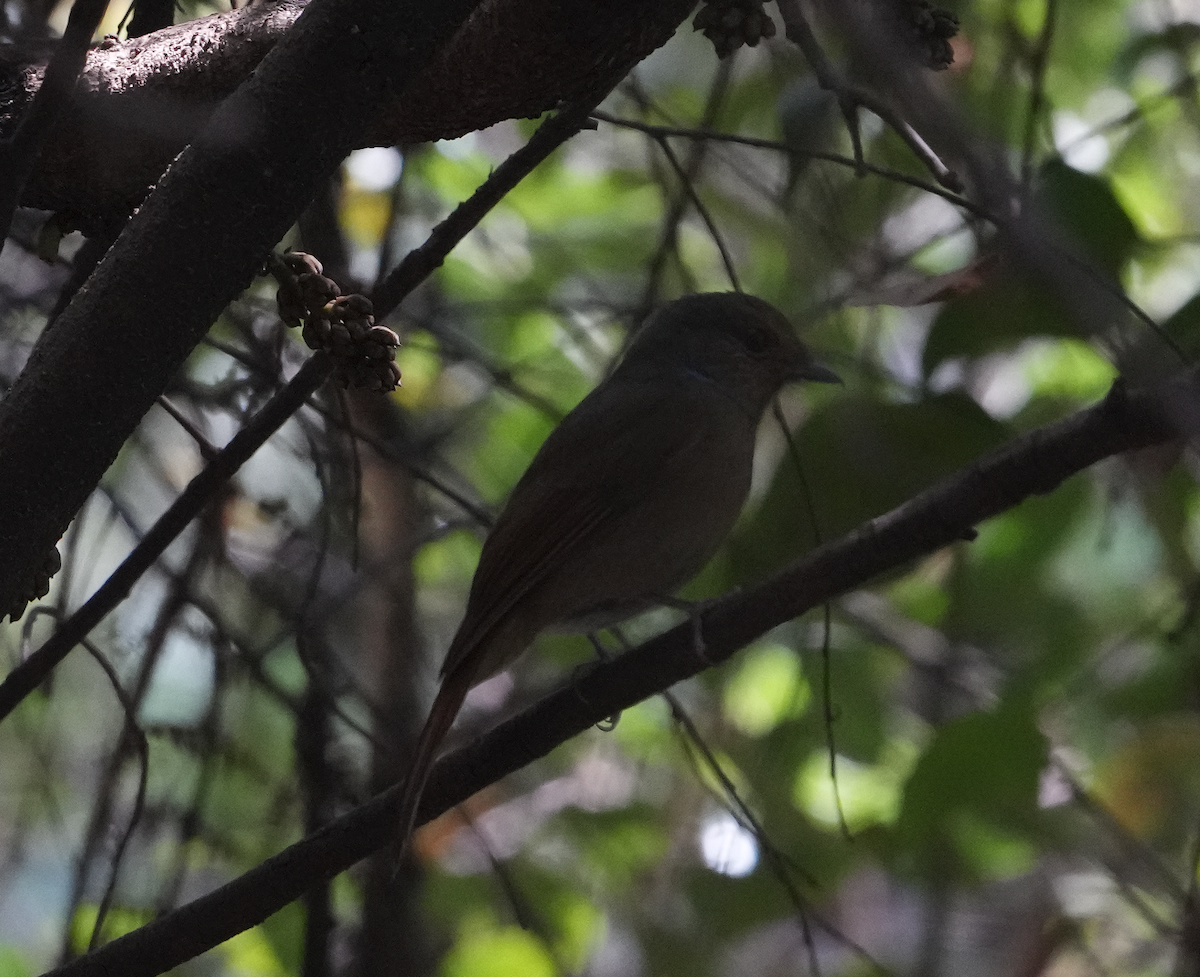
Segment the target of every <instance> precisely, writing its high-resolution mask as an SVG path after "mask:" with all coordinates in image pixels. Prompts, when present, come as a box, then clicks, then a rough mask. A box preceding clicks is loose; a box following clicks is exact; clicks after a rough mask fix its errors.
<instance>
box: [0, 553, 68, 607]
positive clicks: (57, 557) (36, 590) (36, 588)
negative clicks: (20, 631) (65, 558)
mask: <svg viewBox="0 0 1200 977" xmlns="http://www.w3.org/2000/svg"><path fill="white" fill-rule="evenodd" d="M61 569H62V554H60V553H59V552H58V547H57V546H52V547H50V552H49V553H47V554H46V559H45V560H43V561H42V565H41V566H40V567H38V568H37V569H36V570H35V571H34V572H33V576H32V577H31V578H30V579H29V580H27V581H26V582H25V586H23V587H22V588H21V590H20V592H19V593H18V594H17V595H16V596H15V597H13V602H12V605H11V606H10V607H8V608H7V609H6V610H5V611H4V613H3V614H0V618H3V617H4V615H5V614H6V615H8V618H9V620H10V621H15V620H16V619H17V618H19V617H20V616H21V615H22V614H24V613H25V607H26V606H27V605H28V604H32V603H33V602H34V601H35V600H41V599H42V598H43V597H45V596H46V595H47V594H48V593H50V578H51V577H53V576H54V575H55V574H56V573H58V571H59V570H61Z"/></svg>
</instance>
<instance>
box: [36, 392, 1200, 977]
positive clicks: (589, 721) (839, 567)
mask: <svg viewBox="0 0 1200 977" xmlns="http://www.w3.org/2000/svg"><path fill="white" fill-rule="evenodd" d="M1198 389H1200V388H1198V378H1197V373H1196V372H1195V371H1190V372H1188V373H1186V374H1184V375H1183V376H1181V377H1180V378H1179V379H1177V380H1176V381H1174V382H1173V383H1171V384H1169V385H1167V386H1165V387H1163V388H1161V389H1159V390H1155V391H1150V392H1139V393H1134V394H1130V393H1127V392H1126V390H1125V388H1124V385H1123V384H1122V383H1120V382H1118V383H1117V384H1116V385H1115V386H1114V387H1113V389H1112V391H1111V392H1110V393H1109V395H1108V397H1106V398H1105V399H1104V400H1103V401H1102V402H1101V403H1099V404H1097V405H1095V406H1093V407H1091V408H1088V409H1087V410H1084V411H1081V412H1079V413H1077V414H1075V415H1073V416H1071V417H1068V418H1066V419H1064V420H1062V421H1059V422H1057V423H1054V424H1050V425H1048V426H1046V427H1043V428H1039V429H1037V430H1035V431H1032V432H1030V433H1028V434H1026V435H1023V436H1022V437H1019V438H1017V439H1015V440H1013V441H1012V442H1010V443H1009V444H1008V445H1007V446H1005V447H1004V448H1002V449H1000V450H998V451H996V452H994V453H992V454H990V455H988V456H986V457H985V458H983V459H981V460H980V461H978V462H976V463H975V464H974V465H972V466H970V467H969V468H967V469H964V470H962V471H960V472H957V473H955V474H954V475H952V476H950V477H948V478H946V479H944V480H943V481H942V482H940V483H939V484H937V485H935V486H933V487H932V488H930V489H928V490H926V491H925V492H922V493H921V494H920V495H918V496H916V497H915V498H913V499H911V500H910V501H909V502H907V503H905V504H904V505H902V506H900V507H899V508H897V509H895V510H893V511H892V512H890V513H888V514H887V515H884V516H881V517H880V518H878V519H875V520H872V521H871V522H869V523H867V524H866V525H864V526H862V527H860V528H859V529H858V530H856V531H855V532H853V533H851V534H849V535H848V536H846V537H844V538H842V539H841V540H838V541H837V542H834V543H830V544H828V545H826V546H823V547H821V548H819V549H817V550H815V551H813V552H812V553H810V554H808V555H807V556H805V557H803V558H802V559H800V560H798V561H796V562H795V563H793V564H792V565H791V566H789V567H787V568H786V569H784V570H783V571H782V572H780V573H778V574H777V575H775V576H774V577H772V578H771V579H770V580H768V581H766V582H765V583H763V584H761V585H760V586H758V587H755V588H752V589H750V590H747V591H744V592H740V593H737V594H733V595H731V596H728V597H726V598H724V599H722V600H720V601H718V602H716V603H715V604H713V605H712V606H711V607H710V608H709V609H708V610H707V611H706V612H705V613H704V615H703V629H704V639H705V645H706V655H705V657H704V658H703V659H701V658H699V657H698V656H697V655H696V653H695V648H694V642H693V626H692V624H691V622H688V623H685V624H682V625H680V626H678V627H676V628H674V629H672V630H670V631H668V632H666V633H665V634H662V635H659V636H658V637H657V638H654V639H652V640H650V641H648V642H646V643H645V644H644V645H642V646H641V647H640V648H637V649H635V650H634V651H632V652H630V653H629V654H626V655H622V656H621V657H620V658H617V659H615V660H613V661H611V662H608V663H605V664H602V665H599V666H597V667H596V668H595V669H594V670H593V671H591V672H590V673H588V674H586V675H584V676H582V677H580V678H578V679H576V680H574V681H572V682H571V683H570V684H568V685H566V686H564V687H563V688H560V689H559V690H557V691H555V692H553V693H551V694H550V695H548V696H546V697H545V698H544V699H542V700H541V701H539V702H537V703H535V704H534V705H533V706H531V707H530V708H529V709H527V710H525V711H524V712H522V713H521V714H519V715H517V716H514V717H513V718H512V719H510V720H508V721H506V722H504V723H502V724H500V725H499V726H497V727H496V728H495V729H493V730H491V731H490V732H489V733H487V734H486V735H485V736H483V737H481V738H479V739H477V740H475V741H474V742H473V743H471V744H469V745H468V746H466V747H464V748H462V749H460V750H457V751H455V752H454V753H452V754H450V755H449V756H447V757H445V758H444V759H443V760H442V761H441V762H439V763H438V764H437V765H436V766H435V768H434V770H433V774H432V776H431V778H430V782H429V786H428V788H427V789H426V791H425V794H424V797H423V800H422V804H421V810H420V812H419V817H418V820H419V821H420V822H422V823H423V822H425V821H427V820H429V819H430V818H433V817H435V816H437V815H439V814H441V813H443V812H444V811H447V810H449V809H450V808H451V807H453V806H455V805H457V804H460V803H462V802H463V801H464V800H466V799H467V798H468V797H470V796H471V795H472V794H474V793H476V792H477V791H479V790H481V789H482V788H483V787H485V786H487V785H488V784H491V783H494V782H495V781H497V780H499V779H500V778H501V777H503V776H505V775H507V774H509V773H512V772H513V771H515V770H518V769H520V768H521V767H523V766H525V765H526V764H528V763H530V762H532V761H533V760H536V759H538V758H539V757H542V756H544V755H546V754H547V753H549V752H550V751H551V750H553V749H554V748H555V747H557V746H559V745H560V744H562V743H564V742H565V741H566V740H568V739H570V738H571V737H573V736H576V735H578V734H579V733H582V732H584V731H585V730H587V729H588V728H589V727H590V726H592V725H594V724H596V723H598V722H600V721H602V720H603V719H605V718H606V717H608V716H611V715H612V714H613V713H615V712H618V711H620V710H623V709H628V708H630V707H631V706H633V705H636V704H637V703H638V702H640V701H642V700H643V699H646V698H649V697H650V696H652V695H655V694H657V693H659V692H663V691H665V690H666V689H669V688H670V687H671V686H672V685H674V684H675V683H676V682H679V681H681V680H682V679H685V678H689V677H691V676H693V675H696V674H697V673H699V672H700V671H703V670H704V669H705V668H708V667H710V666H711V665H713V664H715V663H718V662H721V661H724V660H726V659H727V658H729V657H730V656H732V655H733V654H734V653H735V652H736V651H737V650H738V649H739V648H742V647H744V646H745V645H746V644H747V643H748V642H750V641H753V640H754V639H755V638H757V637H759V636H761V635H763V634H765V633H766V632H767V631H769V630H770V629H771V628H773V627H776V626H777V625H779V624H782V623H784V622H786V621H788V620H791V619H792V618H794V617H796V616H798V615H800V614H803V613H805V612H806V611H808V610H811V609H812V608H814V607H817V606H819V605H820V604H822V603H824V602H825V601H828V600H830V599H832V598H834V597H836V596H837V595H839V594H842V593H845V592H847V591H849V590H852V589H854V588H855V587H860V586H862V585H864V584H866V583H867V582H868V581H870V580H871V579H872V578H874V577H876V576H878V575H880V574H882V573H885V572H887V571H889V570H894V569H896V568H899V567H901V566H904V565H905V564H907V563H909V562H911V561H912V560H913V559H916V558H917V557H920V556H922V555H925V554H928V553H932V552H934V551H936V550H938V549H940V548H941V547H943V546H946V545H949V544H951V543H954V542H955V541H957V540H961V539H964V538H968V537H969V536H970V535H971V532H972V530H973V528H974V526H975V525H976V524H978V523H979V522H982V521H983V520H985V519H988V518H990V517H992V516H995V515H998V514H999V513H1001V512H1004V511H1006V510H1007V509H1010V508H1012V507H1014V506H1016V505H1017V504H1019V503H1020V502H1021V501H1022V500H1023V499H1025V498H1027V497H1028V496H1030V495H1035V494H1044V493H1046V492H1049V491H1052V490H1053V489H1054V488H1055V487H1057V486H1058V485H1059V484H1060V483H1061V482H1062V481H1063V480H1064V479H1066V478H1068V477H1070V476H1071V475H1073V474H1075V473H1077V472H1079V471H1082V470H1083V469H1085V468H1087V467H1089V466H1090V465H1093V464H1095V463H1096V462H1097V461H1100V460H1101V459H1103V458H1106V457H1109V456H1112V455H1116V454H1120V453H1122V452H1126V451H1131V450H1135V449H1139V448H1145V447H1149V446H1151V445H1154V444H1158V443H1161V442H1164V441H1167V440H1170V439H1171V438H1173V437H1175V427H1174V426H1173V425H1172V423H1171V422H1170V420H1169V417H1171V416H1173V415H1174V414H1175V413H1176V412H1177V410H1178V406H1179V404H1181V403H1187V404H1190V403H1194V402H1195V400H1196V397H1197V393H1198ZM398 797H399V792H398V789H397V788H393V789H391V790H389V791H387V792H386V793H384V794H381V795H379V796H377V797H375V798H374V799H372V800H371V801H369V802H368V803H367V804H364V805H362V806H361V807H359V808H357V809H355V810H354V811H352V812H350V813H349V814H346V815H345V816H343V817H341V818H339V819H338V820H336V821H334V822H333V823H331V824H330V825H328V826H327V827H326V828H324V829H323V830H321V831H318V832H317V833H315V834H314V835H312V836H310V837H308V838H305V839H304V840H303V841H300V842H298V843H297V844H295V845H292V846H291V847H290V848H288V849H286V850H285V851H283V852H281V853H280V854H278V855H276V856H274V857H273V858H271V859H268V860H267V861H265V862H263V863H262V864H261V865H258V866H257V867H255V868H254V869H251V870H250V871H249V872H247V873H245V874H244V875H242V876H240V877H239V878H237V879H234V880H233V881H231V882H229V883H227V884H226V885H224V886H222V887H221V888H220V889H217V890H216V891H214V892H211V893H209V894H208V895H205V896H202V897H201V898H199V899H197V900H195V901H194V902H191V903H189V904H188V905H186V906H183V907H181V908H179V909H177V910H175V911H174V912H171V913H168V914H166V915H165V916H162V917H160V918H159V919H157V920H155V921H154V922H152V923H149V924H147V925H146V926H143V927H142V928H141V929H138V930H135V931H134V932H132V933H130V934H128V935H126V936H124V937H121V938H120V939H117V940H114V941H113V942H112V943H110V944H108V945H107V946H104V947H102V948H101V949H99V950H97V951H95V952H94V953H90V954H88V955H87V956H85V957H82V958H80V959H78V960H76V961H73V962H71V963H70V964H68V965H66V966H64V967H62V968H60V969H59V970H56V971H53V977H106V975H108V974H113V973H120V974H122V975H123V977H151V975H154V974H158V973H161V972H162V971H164V970H166V969H168V968H170V967H173V966H177V965H178V964H180V963H183V962H184V961H185V960H188V959H190V958H191V957H193V956H195V955H197V954H198V953H201V952H203V951H204V950H206V949H209V948H210V947H213V946H216V945H217V944H218V943H221V942H223V941H224V940H227V939H229V938H230V937H232V936H234V935H236V934H237V933H238V932H241V931H242V930H244V929H246V928H248V927H250V926H254V925H256V924H257V923H259V922H261V921H263V920H264V919H266V917H267V916H269V915H270V914H271V913H273V912H276V911H278V910H279V909H280V908H282V907H283V906H284V905H286V904H287V903H289V902H291V901H292V900H294V899H296V898H298V897H299V896H300V895H302V894H303V893H304V892H305V891H306V890H307V889H308V888H310V887H311V886H312V885H314V884H316V883H317V882H319V881H320V880H322V879H328V878H330V877H332V876H333V875H336V874H337V873H339V872H341V871H344V870H345V869H347V868H349V867H350V866H351V865H353V864H354V863H355V862H357V861H358V860H359V859H361V858H363V857H365V856H366V855H368V854H370V853H371V852H372V851H374V850H375V849H377V848H379V847H381V846H382V845H384V844H386V843H387V842H388V840H389V839H390V837H391V835H392V833H393V831H394V830H395V824H394V823H393V822H394V818H395V811H394V808H395V804H396V801H397V800H398Z"/></svg>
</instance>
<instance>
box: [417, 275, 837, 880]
mask: <svg viewBox="0 0 1200 977" xmlns="http://www.w3.org/2000/svg"><path fill="white" fill-rule="evenodd" d="M800 380H809V381H816V382H822V383H840V382H841V380H840V378H839V377H838V376H837V374H835V373H834V372H833V371H832V370H830V369H829V368H827V367H825V366H823V365H821V364H820V363H819V362H818V361H817V360H816V359H815V358H814V356H813V354H812V353H811V351H810V350H809V349H808V347H807V346H805V345H804V343H802V342H801V341H800V340H799V339H797V338H796V337H795V335H794V333H793V330H792V327H791V324H790V323H789V322H788V320H787V318H786V317H785V316H784V315H783V313H782V312H780V311H779V310H778V309H776V308H775V307H774V306H772V305H771V304H770V303H768V302H766V301H765V300H763V299H761V298H758V297H756V296H752V295H747V294H743V293H741V292H708V293H701V294H693V295H687V296H684V297H683V298H679V299H676V300H675V301H673V302H669V303H667V304H665V305H663V306H661V307H659V308H658V309H657V310H656V311H654V312H653V313H652V314H651V315H650V316H649V317H648V318H647V319H646V321H645V323H644V325H643V326H642V328H641V329H640V330H639V331H638V333H637V334H636V336H635V337H634V338H633V340H632V342H631V343H630V344H629V346H628V349H627V350H626V352H625V355H624V356H623V357H622V358H621V361H620V362H619V364H618V365H617V367H616V368H615V369H614V370H613V371H612V372H611V373H610V374H609V375H608V376H607V377H606V378H605V379H604V380H603V381H601V383H600V384H599V385H598V386H597V387H596V388H595V389H594V390H593V391H592V392H591V393H590V394H588V395H587V396H586V397H585V398H584V399H583V400H582V401H580V402H579V404H578V405H577V406H576V407H575V408H574V409H573V410H572V411H571V412H570V413H568V414H567V415H566V416H565V417H564V418H563V420H562V421H561V422H560V423H559V425H558V426H557V427H556V428H555V429H554V430H553V431H552V432H551V433H550V435H549V437H547V438H546V440H545V442H544V443H543V444H542V446H541V448H540V449H539V450H538V452H537V454H536V455H535V456H534V458H533V461H532V462H531V463H530V465H529V467H528V469H526V471H525V474H524V475H522V476H521V478H520V479H519V481H518V482H517V484H516V486H515V487H514V488H513V490H512V492H511V494H510V495H509V498H508V501H507V503H506V504H505V506H504V508H503V509H502V511H501V513H500V515H499V517H498V518H497V519H496V522H495V525H494V526H493V528H492V531H491V532H490V533H489V534H488V536H487V538H486V539H485V541H484V544H483V548H482V550H481V552H480V557H479V564H478V567H477V568H476V571H475V576H474V578H473V580H472V583H471V589H470V593H469V596H468V598H467V607H466V611H465V613H464V615H463V619H462V622H461V624H460V625H459V627H458V630H457V632H456V633H455V635H454V637H453V639H452V640H451V642H450V647H449V649H448V651H447V653H446V658H445V662H444V664H443V665H442V670H441V686H440V689H439V691H438V693H437V695H436V697H435V699H434V702H433V705H432V707H431V708H430V712H429V716H428V718H427V719H426V721H425V724H424V726H423V727H422V729H421V732H420V734H419V735H418V737H417V741H416V745H415V747H414V749H413V759H412V761H411V764H410V767H409V772H408V775H407V777H406V780H405V783H404V786H403V788H402V790H401V798H400V802H399V824H398V831H397V835H396V839H395V842H394V846H393V851H394V854H395V857H396V861H397V864H398V863H399V861H400V859H401V857H402V856H403V854H404V852H405V851H406V849H407V846H408V843H409V840H410V838H411V835H412V832H413V829H414V827H415V824H416V817H417V808H418V806H419V804H420V801H421V795H422V793H423V791H424V789H425V784H426V781H427V780H428V777H429V772H430V769H431V768H432V765H433V761H434V758H435V755H436V753H437V751H438V748H439V746H440V745H441V743H442V740H443V739H444V737H445V736H446V734H447V732H448V731H449V729H450V727H451V725H452V724H453V722H454V719H455V717H456V716H457V715H458V712H459V709H460V708H461V706H462V703H463V700H464V699H465V698H466V695H467V692H468V691H469V690H470V689H471V687H472V686H474V685H477V684H478V683H480V682H482V681H483V680H485V679H487V678H489V677H491V676H492V675H495V674H497V673H498V672H500V671H502V670H504V669H505V668H507V667H508V666H509V665H511V664H512V663H513V662H514V661H515V660H516V659H517V658H518V657H520V655H521V654H522V652H524V651H525V649H526V648H528V647H529V646H530V645H531V644H532V643H533V641H534V639H535V638H536V637H537V636H538V635H539V634H540V633H541V632H543V631H546V630H550V629H555V630H562V631H567V632H575V633H591V632H593V631H596V630H599V629H601V628H604V627H607V626H610V625H612V624H615V623H617V622H618V621H621V620H623V619H625V618H628V617H631V616H633V615H634V614H637V613H639V612H641V611H643V610H647V609H650V608H652V607H655V606H662V605H663V604H664V603H667V602H669V601H670V598H671V595H672V594H674V593H675V591H676V590H677V589H678V588H679V587H681V586H682V585H683V584H685V583H686V582H687V581H688V580H690V579H691V578H692V577H693V576H695V575H696V574H697V573H698V572H699V571H700V570H701V568H703V566H704V565H705V564H706V563H707V562H708V561H709V559H710V558H711V557H712V556H713V555H714V554H715V553H716V551H717V550H718V549H719V547H720V545H721V543H722V542H723V541H724V540H725V537H726V536H727V535H728V534H729V532H730V530H731V529H732V528H733V525H734V522H735V521H736V520H737V517H738V515H739V513H740V512H741V509H742V505H743V503H744V502H745V500H746V496H747V494H748V493H749V489H750V477H751V471H752V467H753V461H754V446H755V440H756V434H757V430H758V426H759V422H760V421H761V419H762V415H763V413H764V411H765V410H766V408H767V405H768V404H769V403H770V402H771V400H772V399H773V398H774V396H775V394H776V393H777V392H778V391H779V389H780V388H781V387H782V386H783V385H784V384H786V383H788V382H791V381H800Z"/></svg>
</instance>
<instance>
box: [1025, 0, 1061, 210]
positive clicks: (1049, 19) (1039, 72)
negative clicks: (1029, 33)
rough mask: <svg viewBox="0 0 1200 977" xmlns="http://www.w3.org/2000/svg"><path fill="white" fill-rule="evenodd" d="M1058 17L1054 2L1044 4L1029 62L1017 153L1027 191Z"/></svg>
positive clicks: (1049, 1)
mask: <svg viewBox="0 0 1200 977" xmlns="http://www.w3.org/2000/svg"><path fill="white" fill-rule="evenodd" d="M1057 14H1058V0H1046V22H1045V23H1044V24H1043V25H1042V31H1041V33H1040V34H1039V35H1038V40H1037V45H1036V46H1035V47H1034V49H1033V56H1032V58H1031V59H1030V66H1029V68H1030V73H1031V74H1032V75H1033V79H1032V81H1031V83H1030V90H1029V110H1028V114H1027V115H1026V117H1025V138H1024V140H1023V146H1022V149H1021V186H1023V187H1025V188H1026V189H1028V187H1029V184H1030V181H1031V180H1032V179H1033V155H1034V148H1035V147H1034V140H1035V138H1036V136H1037V125H1038V121H1039V119H1040V118H1041V115H1042V106H1043V105H1044V104H1045V101H1046V69H1047V67H1049V65H1050V49H1051V47H1052V46H1053V44H1054V25H1055V22H1056V20H1057Z"/></svg>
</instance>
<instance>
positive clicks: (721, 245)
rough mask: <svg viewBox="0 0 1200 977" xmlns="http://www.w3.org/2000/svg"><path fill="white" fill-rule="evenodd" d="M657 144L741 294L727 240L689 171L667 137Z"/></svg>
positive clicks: (730, 281) (735, 289)
mask: <svg viewBox="0 0 1200 977" xmlns="http://www.w3.org/2000/svg"><path fill="white" fill-rule="evenodd" d="M655 142H656V143H657V144H658V148H659V149H661V150H662V152H663V155H664V156H666V157H667V162H668V163H670V164H671V168H672V169H673V170H674V171H675V175H676V176H677V177H679V182H680V185H681V186H682V187H683V192H684V193H685V194H686V195H687V198H688V199H689V200H690V201H691V202H692V206H693V207H695V208H696V213H697V214H699V215H700V219H701V220H702V221H704V226H705V227H707V228H708V234H709V237H711V238H712V240H713V244H715V245H716V247H717V251H719V252H720V254H721V263H722V264H723V265H724V266H725V274H726V275H728V276H729V284H730V285H732V286H733V290H734V291H735V292H740V291H741V290H742V286H741V285H740V284H739V283H738V276H737V269H736V268H735V267H734V264H733V258H732V257H730V255H729V249H728V248H727V247H725V240H724V239H723V238H722V237H721V232H720V230H718V228H717V225H716V223H715V222H714V221H713V219H712V216H711V215H710V214H709V212H708V208H707V207H705V206H704V202H703V201H702V200H701V199H700V197H699V196H698V195H697V194H696V188H695V187H694V186H692V181H691V178H690V177H689V176H688V173H687V171H686V170H685V169H684V168H683V167H682V166H681V165H680V163H679V159H678V158H677V157H676V155H675V153H674V151H673V150H672V149H671V144H670V143H668V142H667V140H666V137H665V136H664V137H660V138H658V139H656V140H655Z"/></svg>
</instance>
